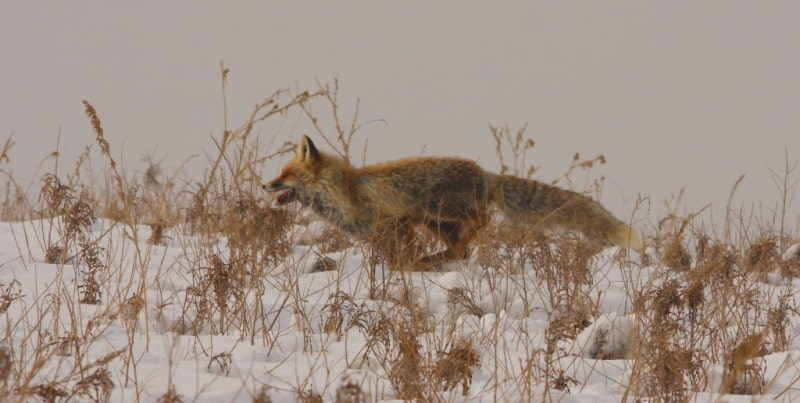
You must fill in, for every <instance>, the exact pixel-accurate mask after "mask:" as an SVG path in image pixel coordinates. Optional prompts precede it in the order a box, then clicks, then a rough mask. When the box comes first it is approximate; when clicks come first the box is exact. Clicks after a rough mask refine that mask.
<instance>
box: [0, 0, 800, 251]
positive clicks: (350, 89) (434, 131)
mask: <svg viewBox="0 0 800 403" xmlns="http://www.w3.org/2000/svg"><path fill="white" fill-rule="evenodd" d="M0 38H2V39H0V136H2V140H5V138H6V137H7V136H8V135H10V134H11V133H14V136H15V137H14V138H15V141H16V143H17V144H16V146H15V147H14V149H13V150H12V153H11V164H10V165H9V164H4V165H2V166H0V169H4V170H5V171H9V170H11V171H13V173H14V176H15V177H18V178H28V177H30V176H32V175H33V171H34V170H35V168H36V166H37V165H38V163H39V162H40V161H41V160H42V159H43V158H44V157H45V156H46V155H48V154H49V153H51V152H52V151H54V150H55V148H56V139H57V137H58V134H59V133H60V135H61V152H62V160H61V162H60V163H61V164H65V165H68V166H70V168H71V165H72V164H74V159H75V156H76V155H77V154H78V153H79V152H80V151H81V150H82V149H83V148H84V147H85V146H87V145H91V144H93V135H92V132H91V130H90V127H89V124H88V122H87V120H86V117H85V115H84V112H83V106H82V105H81V100H82V99H87V100H89V101H90V102H91V103H92V104H93V105H94V107H95V108H96V109H97V111H98V113H99V114H100V118H101V119H102V122H103V125H104V128H105V131H106V135H107V139H108V140H109V142H110V143H111V147H112V150H114V152H115V153H116V154H121V153H124V156H125V159H126V161H127V164H128V165H129V166H131V167H132V169H142V167H143V166H144V164H143V163H142V161H141V160H142V159H144V158H145V157H147V156H156V157H164V156H166V157H168V158H167V160H166V161H165V162H164V164H163V165H164V166H163V167H162V168H163V169H164V170H165V171H167V172H169V171H170V170H175V169H177V168H178V166H180V165H181V163H182V162H183V161H184V160H185V159H186V158H188V157H189V156H190V155H192V154H201V153H203V151H204V150H211V149H212V142H211V140H210V137H209V135H210V134H215V135H219V133H220V132H221V131H222V127H223V119H222V96H221V92H220V73H219V63H220V61H224V62H225V65H226V66H227V67H229V68H230V70H231V73H230V77H229V80H230V84H229V87H228V109H229V121H230V122H231V125H232V126H237V125H238V124H239V123H241V122H242V121H243V119H244V118H245V116H246V115H247V114H249V113H250V111H251V109H252V106H253V105H255V104H256V103H257V102H258V101H260V100H261V99H262V98H264V97H265V96H267V95H268V94H270V93H271V92H272V91H274V90H276V89H278V88H295V87H299V88H309V89H313V86H314V83H315V80H318V81H320V82H332V80H333V79H334V78H338V79H339V83H340V86H341V94H340V95H341V99H342V102H343V104H345V105H353V104H354V103H355V99H356V98H359V99H360V100H361V101H360V102H361V111H360V119H361V120H362V121H369V120H377V119H383V120H385V122H386V123H385V124H383V123H376V124H370V125H367V126H365V127H364V128H363V129H362V131H361V132H360V136H361V137H360V138H359V141H363V140H364V139H368V140H369V151H368V156H367V160H368V161H369V162H375V161H380V160H385V159H393V158H399V157H402V156H414V155H419V154H420V153H421V152H422V151H423V150H424V152H425V154H426V155H459V156H463V157H467V158H472V159H475V160H478V161H479V162H480V163H481V165H483V166H484V167H485V168H487V169H491V170H497V169H498V168H499V166H498V163H497V159H496V157H495V156H494V144H493V141H492V138H491V135H490V132H489V125H490V124H494V125H504V124H508V125H509V126H510V127H511V128H512V129H516V128H518V127H520V126H522V125H523V124H525V123H527V124H528V132H527V133H528V134H529V135H530V136H531V137H533V138H534V140H535V141H536V148H535V149H534V150H533V151H532V154H531V156H530V157H531V159H532V160H531V162H532V163H533V164H534V165H536V166H539V167H541V168H542V169H541V170H540V171H539V172H538V173H537V177H538V178H540V179H542V180H546V181H550V180H552V179H554V178H555V177H557V176H558V175H560V174H561V173H563V172H564V170H565V168H566V167H567V166H568V165H569V162H570V160H571V158H572V155H573V154H574V153H576V152H580V153H581V154H582V155H584V156H593V155H598V154H603V155H605V157H606V159H607V160H608V163H607V164H606V165H604V166H602V167H600V168H597V169H596V170H595V171H594V172H595V173H596V175H598V176H599V175H603V176H605V177H606V185H605V189H604V193H603V195H602V200H601V201H602V202H603V203H604V204H606V205H607V206H608V207H609V209H610V210H611V211H612V212H614V213H615V214H617V215H618V216H622V217H627V216H628V215H629V214H630V212H631V209H632V208H633V204H634V202H635V200H636V199H637V198H638V197H640V196H641V197H649V198H650V200H651V202H652V204H651V212H650V215H649V216H648V217H646V218H647V220H649V221H650V222H655V221H656V220H658V219H659V218H661V217H662V216H663V213H664V209H663V206H664V203H665V201H666V200H668V199H669V198H670V197H671V195H675V194H677V193H678V192H679V191H680V190H681V189H682V188H685V192H686V196H685V198H684V201H685V203H684V204H683V207H682V208H681V212H690V211H696V210H698V209H700V208H702V206H704V205H706V204H709V203H713V204H714V205H715V208H716V211H717V213H722V212H724V210H723V208H724V204H725V201H726V200H727V198H728V195H729V193H730V191H731V188H732V186H733V184H734V183H735V182H736V180H737V178H738V177H739V176H740V175H746V176H745V179H744V182H743V183H742V184H741V186H740V187H739V190H738V192H737V193H736V196H735V199H734V201H735V203H737V204H738V205H742V206H744V207H745V208H747V209H750V208H752V207H755V208H757V209H763V210H765V211H769V210H770V209H772V208H774V207H775V206H776V203H778V201H779V196H780V195H779V193H778V191H777V190H776V187H775V185H774V183H773V182H772V178H771V172H770V170H773V171H778V172H780V171H782V170H783V166H784V162H785V158H784V152H785V150H788V154H789V158H790V161H796V160H797V159H798V157H800V39H799V38H800V2H797V1H765V2H757V1H724V2H719V1H715V2H699V1H677V2H640V1H619V0H614V1H585V2H573V1H570V2H542V1H509V2H484V1H480V2H476V1H452V2H431V1H413V2H409V1H405V2H391V3H389V2H361V1H358V2H356V1H337V2H268V1H248V2H245V1H236V2H218V1H214V2H207V1H188V2H187V1H184V2H172V1H137V2H106V1H80V2H65V1H64V2H62V1H52V2H45V1H3V2H2V3H0ZM299 119H300V118H299V117H297V118H295V121H292V120H291V119H289V121H287V122H286V123H285V124H284V126H283V128H282V129H281V130H279V131H266V132H265V131H262V132H261V133H260V135H262V136H265V141H267V140H269V139H271V137H272V136H274V135H275V134H276V133H278V134H279V135H280V136H281V138H279V139H277V141H278V142H283V141H287V140H292V139H293V138H295V137H296V136H298V135H299V134H300V133H299V132H297V130H293V127H294V126H293V125H295V124H296V120H299ZM312 138H313V135H312ZM359 144H361V143H359ZM323 148H324V147H323ZM195 161H196V162H197V163H198V164H199V166H193V167H191V168H190V172H189V174H197V173H199V172H201V170H202V165H203V164H202V159H197V160H195ZM276 169H277V168H276ZM65 171H66V169H65ZM41 173H43V172H40V173H39V174H41ZM274 173H275V172H264V173H263V175H264V176H265V179H268V177H270V176H272V175H273V174H274ZM798 178H800V172H796V173H795V176H794V179H798ZM26 180H28V179H26ZM798 203H800V200H795V204H798ZM797 211H798V210H797V209H795V210H794V212H795V214H796V212H797ZM796 220H797V219H796V218H795V217H793V218H792V226H793V227H794V228H796V224H797V221H796ZM643 226H645V227H646V226H647V224H643ZM795 235H796V234H795Z"/></svg>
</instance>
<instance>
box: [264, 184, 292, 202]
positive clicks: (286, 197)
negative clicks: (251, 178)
mask: <svg viewBox="0 0 800 403" xmlns="http://www.w3.org/2000/svg"><path fill="white" fill-rule="evenodd" d="M261 188H262V189H264V190H266V191H267V192H269V193H275V192H280V193H278V195H277V196H276V197H275V203H277V204H278V205H282V204H286V203H289V202H292V201H294V200H295V195H296V191H295V189H294V188H293V187H291V186H288V185H287V184H286V183H284V182H283V181H282V180H280V178H278V179H275V180H273V181H270V182H268V183H265V184H264V185H262V186H261Z"/></svg>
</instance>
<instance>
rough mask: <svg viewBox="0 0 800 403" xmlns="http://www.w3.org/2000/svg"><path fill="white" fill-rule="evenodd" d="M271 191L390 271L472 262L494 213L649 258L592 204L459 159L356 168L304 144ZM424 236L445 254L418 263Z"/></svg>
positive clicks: (308, 142) (304, 139)
mask: <svg viewBox="0 0 800 403" xmlns="http://www.w3.org/2000/svg"><path fill="white" fill-rule="evenodd" d="M262 187H263V189H264V190H266V191H267V192H269V193H272V194H275V196H274V204H275V205H277V206H283V205H286V204H289V203H293V202H298V203H300V204H301V205H302V206H303V207H306V208H310V209H311V210H312V211H313V212H314V213H316V214H317V215H318V216H320V217H321V218H322V219H324V220H325V221H327V222H328V223H329V224H331V225H332V226H333V227H335V228H337V229H338V230H340V231H343V232H345V233H347V234H350V235H352V236H353V237H355V238H356V239H358V240H361V241H366V242H368V243H369V244H370V245H371V246H372V248H373V251H374V253H378V254H380V255H382V256H383V257H384V259H385V262H386V264H387V265H388V267H389V268H390V270H399V269H410V270H420V271H429V270H439V269H441V268H442V267H443V266H444V265H445V264H447V263H449V262H452V261H456V260H466V259H468V258H469V254H470V249H469V246H470V243H471V242H472V241H473V240H474V239H475V237H476V236H477V234H478V233H479V231H480V230H481V229H483V228H484V227H486V226H487V225H488V224H489V223H490V221H491V218H492V212H493V211H494V210H493V209H492V207H493V206H494V208H496V210H497V211H499V212H500V213H501V214H503V216H505V218H506V219H507V220H510V221H511V222H513V223H518V224H522V225H525V226H528V227H531V228H536V229H538V228H562V229H566V230H574V231H577V232H580V233H582V234H583V235H584V236H585V237H586V238H588V240H589V241H590V242H593V243H596V244H599V245H600V246H603V247H605V246H614V245H617V246H622V247H628V248H631V249H633V250H640V249H642V243H641V241H640V240H639V238H638V236H637V235H636V233H635V232H634V231H633V230H632V229H631V227H630V226H628V225H626V224H625V223H623V222H622V221H620V220H618V219H616V218H615V217H614V216H613V215H612V214H611V213H610V212H608V211H607V210H606V209H605V208H604V207H603V206H602V205H601V204H600V203H598V202H596V201H594V200H592V199H591V198H589V197H586V196H584V195H581V194H579V193H576V192H573V191H570V190H565V189H561V188H559V187H556V186H553V185H549V184H545V183H542V182H539V181H536V180H529V179H523V178H519V177H516V176H513V175H506V174H496V173H492V172H488V171H485V170H484V169H483V168H481V167H480V166H479V165H478V164H477V163H476V162H474V161H472V160H469V159H464V158H458V157H415V158H406V159H402V160H398V161H392V162H384V163H378V164H375V165H368V166H365V167H363V168H356V167H354V166H352V165H351V164H350V163H348V162H347V161H345V160H344V159H342V158H339V157H337V156H334V155H331V154H328V153H325V152H323V151H320V150H318V149H317V147H316V146H315V145H314V143H313V142H312V141H311V139H310V138H308V136H306V135H302V136H301V138H300V140H299V142H298V143H297V145H296V147H295V156H294V158H293V159H292V160H291V161H289V162H288V163H287V164H286V166H285V167H284V168H283V169H282V170H281V172H280V174H279V175H278V176H277V177H276V178H275V179H273V180H271V181H269V182H267V183H266V184H264V185H263V186H262ZM420 227H421V228H423V229H424V230H427V231H428V232H430V233H431V234H432V235H433V236H435V237H436V238H437V239H438V240H439V241H440V242H441V244H442V245H443V246H444V249H443V250H441V251H440V252H437V253H433V254H430V255H428V256H424V257H422V258H419V259H418V258H417V257H416V253H415V251H414V248H413V247H414V242H415V236H414V235H415V230H416V229H417V228H420Z"/></svg>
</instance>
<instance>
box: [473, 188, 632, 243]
mask: <svg viewBox="0 0 800 403" xmlns="http://www.w3.org/2000/svg"><path fill="white" fill-rule="evenodd" d="M486 175H487V190H488V192H489V199H490V200H491V201H492V202H494V204H495V205H496V206H497V207H498V209H499V210H500V212H501V213H503V215H504V216H505V217H506V219H509V220H511V221H512V222H518V223H523V224H526V225H530V226H542V227H550V228H552V227H561V228H564V229H569V230H575V231H580V232H582V233H583V234H584V235H586V237H588V238H589V239H591V240H593V241H595V242H599V243H600V244H602V245H604V246H611V245H619V246H624V247H630V248H632V249H634V250H641V249H642V242H641V240H640V239H639V237H638V236H637V235H636V233H635V232H634V231H633V230H632V229H631V227H629V226H628V225H626V224H625V223H623V222H622V221H620V220H617V219H616V218H614V216H613V215H611V213H609V212H608V211H607V210H606V209H605V208H603V206H601V205H600V203H598V202H596V201H594V200H592V199H590V198H588V197H586V196H583V195H581V194H579V193H575V192H572V191H569V190H564V189H561V188H558V187H555V186H551V185H548V184H545V183H541V182H537V181H533V180H527V179H522V178H517V177H515V176H510V175H498V174H493V173H487V174H486Z"/></svg>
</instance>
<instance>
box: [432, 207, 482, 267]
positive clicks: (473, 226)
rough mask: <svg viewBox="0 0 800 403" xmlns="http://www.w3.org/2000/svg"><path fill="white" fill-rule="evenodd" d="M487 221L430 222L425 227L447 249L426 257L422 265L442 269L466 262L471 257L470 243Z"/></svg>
mask: <svg viewBox="0 0 800 403" xmlns="http://www.w3.org/2000/svg"><path fill="white" fill-rule="evenodd" d="M487 222H488V218H487V220H483V219H478V220H468V221H429V222H427V223H426V224H425V227H426V228H427V229H428V231H430V232H431V233H433V234H434V235H436V237H438V238H439V240H441V241H442V243H443V244H444V246H445V247H446V248H447V249H445V250H443V251H441V252H437V253H434V254H431V255H428V256H425V257H424V258H422V259H421V260H420V262H421V263H422V264H426V265H432V266H434V267H436V268H437V269H438V268H441V267H442V266H444V265H445V264H447V263H449V262H451V261H453V260H464V259H466V258H468V257H469V243H470V242H472V240H473V239H474V238H475V236H476V235H477V234H478V231H480V229H481V228H483V227H484V226H485V225H486V223H487Z"/></svg>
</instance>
